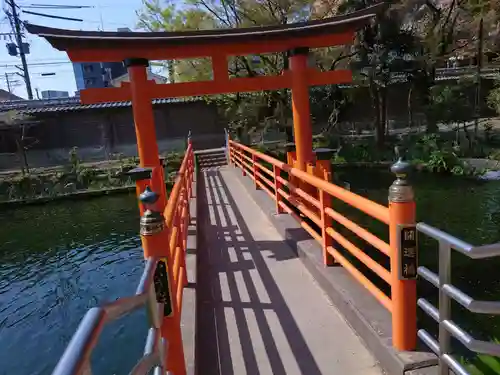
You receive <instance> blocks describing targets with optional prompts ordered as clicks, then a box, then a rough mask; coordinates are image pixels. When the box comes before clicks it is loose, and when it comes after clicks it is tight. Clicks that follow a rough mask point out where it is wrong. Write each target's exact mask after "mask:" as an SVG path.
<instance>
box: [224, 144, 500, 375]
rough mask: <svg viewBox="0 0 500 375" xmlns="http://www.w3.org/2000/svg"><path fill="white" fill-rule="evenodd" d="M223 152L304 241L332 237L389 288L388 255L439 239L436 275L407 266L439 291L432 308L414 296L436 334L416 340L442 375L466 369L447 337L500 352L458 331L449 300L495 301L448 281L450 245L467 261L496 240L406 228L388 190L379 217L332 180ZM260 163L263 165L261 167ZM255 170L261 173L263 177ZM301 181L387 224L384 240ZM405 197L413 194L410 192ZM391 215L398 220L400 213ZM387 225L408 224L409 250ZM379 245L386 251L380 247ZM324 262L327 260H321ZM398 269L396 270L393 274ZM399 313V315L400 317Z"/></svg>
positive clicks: (499, 250)
mask: <svg viewBox="0 0 500 375" xmlns="http://www.w3.org/2000/svg"><path fill="white" fill-rule="evenodd" d="M228 153H229V155H230V162H231V164H233V165H234V166H235V167H237V168H239V169H240V170H241V172H242V173H243V176H248V177H249V178H250V180H253V183H254V184H255V188H256V189H262V190H263V191H264V192H266V193H267V194H268V195H269V196H270V197H271V199H273V200H274V201H275V204H276V212H277V213H279V212H280V211H279V208H280V206H281V207H282V208H283V209H284V210H285V212H288V213H289V214H290V215H291V216H292V217H294V218H295V219H296V220H297V221H298V222H299V224H300V225H301V227H302V228H303V229H304V230H305V231H303V235H305V236H306V237H308V239H311V237H312V238H314V239H316V240H317V241H318V242H319V243H320V244H323V251H324V248H325V244H324V241H325V234H328V235H330V236H332V237H333V238H334V239H335V240H336V244H335V246H339V247H343V248H344V249H346V250H348V252H350V253H351V255H353V256H354V257H355V258H358V260H359V261H361V262H362V263H364V264H365V266H367V267H368V268H369V269H370V268H371V271H373V272H374V273H375V274H376V275H378V276H380V277H382V278H383V279H384V280H385V281H387V283H388V284H389V285H390V286H391V287H392V288H393V287H394V282H397V281H396V280H401V270H402V269H401V266H402V264H401V265H400V263H399V261H398V262H393V258H394V257H406V256H408V255H407V254H406V253H407V252H408V251H409V250H412V254H414V255H417V254H418V252H417V249H418V245H417V241H416V235H417V232H416V231H418V232H420V233H422V234H425V235H427V236H429V237H431V238H434V239H435V240H437V241H438V242H439V273H438V274H436V273H434V272H432V271H430V270H429V269H427V268H426V267H418V269H417V264H415V269H413V272H414V273H415V276H416V274H417V273H418V275H420V276H421V277H422V278H423V279H424V280H426V281H427V282H429V283H430V284H432V285H433V286H435V287H436V288H437V289H438V291H439V306H438V307H435V306H433V305H432V304H431V303H430V302H429V301H428V300H426V299H425V298H419V299H418V302H417V305H418V307H419V308H420V309H421V310H422V311H423V312H424V313H425V314H427V315H429V316H430V317H431V318H432V319H433V320H435V321H436V322H437V323H438V325H439V334H438V335H437V339H435V338H434V337H433V335H431V334H430V333H429V332H428V331H426V330H425V329H420V330H418V337H419V338H420V339H421V341H422V343H424V344H425V345H426V346H427V347H428V348H429V349H430V350H431V352H433V353H434V354H436V355H437V357H438V360H439V373H440V374H442V375H445V374H446V375H448V374H449V371H450V370H452V371H453V372H454V373H456V374H461V375H468V374H469V370H468V369H467V368H466V367H465V366H464V365H463V364H462V363H460V361H458V360H457V359H456V353H454V352H453V350H452V348H451V339H452V338H454V339H456V340H457V341H458V342H460V343H461V344H463V345H464V346H465V348H467V349H468V350H470V351H472V352H474V353H478V354H483V355H492V356H500V344H498V343H495V342H489V341H482V340H478V339H475V338H474V337H472V336H471V335H470V334H469V333H468V332H466V331H465V330H464V329H462V328H461V327H460V326H459V325H458V324H456V323H455V322H453V321H452V320H451V301H452V300H454V301H455V302H457V303H458V304H460V305H462V306H463V307H465V309H467V310H468V311H469V312H472V313H476V314H492V315H499V314H500V302H497V301H480V300H475V299H474V298H473V297H471V296H469V295H467V294H465V293H464V292H462V291H461V290H459V289H458V288H457V287H455V286H453V285H452V284H451V252H452V249H453V250H456V251H458V252H461V253H463V254H465V255H466V256H468V257H469V258H471V259H484V258H492V257H498V256H500V243H496V244H491V245H484V246H478V247H475V246H473V245H470V244H468V243H465V242H464V241H462V240H460V239H458V238H455V237H453V236H451V235H449V234H447V233H445V232H443V231H440V230H439V229H437V228H434V227H432V226H429V225H427V224H425V223H418V224H417V225H416V226H415V224H412V225H410V226H408V224H405V223H409V224H411V223H414V221H412V220H414V216H407V217H406V218H402V219H403V220H405V221H402V222H399V223H394V221H393V220H394V219H395V218H396V217H395V216H394V215H393V214H391V204H392V205H393V204H394V203H395V202H397V201H394V200H391V194H390V193H389V198H390V201H391V202H390V205H389V207H388V209H389V215H388V217H386V218H384V215H385V213H384V211H385V210H387V208H385V207H382V206H380V207H378V208H377V207H376V206H375V203H374V202H371V201H368V200H367V199H365V198H362V197H360V196H358V197H355V195H353V194H352V193H349V192H347V191H345V190H343V189H340V188H338V187H336V186H334V185H333V184H330V183H327V184H324V183H322V181H320V180H318V179H317V178H316V179H315V178H314V177H312V176H308V175H306V174H303V173H301V172H299V171H297V170H296V169H294V168H293V167H292V166H291V165H289V164H290V163H288V164H285V163H283V162H280V161H278V160H276V159H273V158H271V157H269V156H267V155H264V154H262V153H260V152H258V151H255V150H253V149H251V148H249V147H246V146H243V145H241V144H238V143H236V142H233V141H228ZM264 164H267V166H266V165H264ZM269 166H270V167H269ZM283 171H285V172H287V177H286V178H283V175H282V173H280V172H283ZM261 172H264V174H265V175H264V174H263V173H261ZM398 172H399V174H400V176H401V172H402V171H396V175H397V176H398ZM293 177H295V180H294V179H293ZM398 180H399V182H398ZM398 180H396V182H398V184H396V183H395V184H393V186H391V188H390V189H389V192H391V190H392V191H395V190H394V188H400V187H406V186H407V185H406V183H403V180H402V179H401V178H400V177H398ZM307 185H310V186H313V187H315V188H317V189H318V190H320V193H319V196H320V198H321V193H322V192H321V190H324V191H326V192H328V194H331V195H332V197H335V198H338V199H340V200H342V201H344V203H347V204H350V205H351V206H353V207H355V208H358V209H359V210H361V211H365V213H368V214H370V215H371V216H372V217H373V218H374V219H379V220H381V221H382V222H385V223H387V224H389V227H390V232H391V236H390V237H391V238H390V241H389V243H384V242H383V241H381V240H380V239H379V238H377V237H376V236H374V235H373V234H371V233H369V232H367V231H366V230H365V229H363V228H361V227H359V225H357V224H356V223H354V222H351V221H350V220H349V219H347V218H346V217H344V216H343V215H342V214H340V213H339V212H336V211H333V210H332V208H331V207H330V206H329V205H324V204H323V202H322V200H323V199H320V200H319V201H318V200H317V199H315V198H314V195H315V194H314V192H313V194H312V195H311V191H310V189H308V188H307ZM394 185H396V186H394ZM283 186H285V187H288V191H286V192H285V191H284V190H283V189H281V188H282V187H283ZM323 194H324V192H323ZM412 194H413V193H412ZM294 195H295V196H294ZM290 198H291V199H290ZM298 198H302V199H298ZM411 198H413V195H412V197H411ZM283 201H287V203H284V202H283ZM356 201H358V202H356ZM360 202H363V204H360ZM307 203H310V204H311V205H312V209H311V207H308V205H307ZM318 203H319V204H318ZM356 203H357V204H356ZM285 205H292V206H294V207H288V209H286V208H285ZM363 206H364V207H363ZM369 206H373V208H372V209H370V208H369ZM314 208H317V209H319V210H320V214H318V213H317V212H316V213H315V212H314V211H315V210H314ZM321 211H323V212H321ZM374 213H375V214H374ZM377 213H380V215H376V214H377ZM325 214H327V215H329V216H331V217H332V219H333V220H334V221H336V222H337V223H338V224H342V225H344V226H345V227H346V228H347V229H349V230H350V231H351V232H353V233H354V234H356V235H358V236H359V237H361V238H362V239H363V240H365V241H366V242H367V243H368V244H371V245H372V246H374V247H375V248H378V249H379V250H380V251H382V252H384V253H385V254H386V255H387V256H388V257H389V258H390V259H391V264H390V265H389V267H388V268H387V266H383V265H382V264H380V263H379V261H378V259H375V258H373V259H372V258H370V256H369V255H368V254H367V253H366V252H364V251H363V250H362V249H361V248H357V247H356V246H353V244H352V243H350V242H349V240H347V239H346V238H344V237H343V236H342V235H341V234H340V233H339V232H336V231H335V230H333V229H332V227H333V224H334V223H333V222H331V223H330V225H331V226H330V227H327V228H325V221H324V217H325ZM315 216H316V217H315ZM397 219H398V220H400V219H401V217H400V218H397ZM313 224H316V225H313ZM391 227H392V228H394V227H397V228H398V231H399V229H400V228H404V227H407V228H413V235H412V237H414V238H412V241H411V242H412V243H411V244H410V245H411V248H405V246H404V243H403V242H401V240H402V235H403V233H401V234H399V233H398V236H394V235H393V234H394V232H393V229H391ZM325 229H326V230H325ZM306 231H307V232H308V233H309V234H310V237H309V236H307V234H306ZM305 239H307V238H305ZM384 249H385V250H386V251H384ZM332 255H334V257H335V258H336V260H338V259H337V258H338V257H339V255H340V252H334V254H332ZM351 259H352V257H351V258H350V260H351ZM340 260H341V261H340V264H341V265H342V266H344V267H345V268H347V270H348V271H349V272H350V273H351V275H352V276H354V278H355V279H357V281H358V282H360V283H361V284H362V285H363V286H365V287H366V288H367V289H368V290H369V291H370V292H371V293H372V295H373V296H374V297H376V298H377V299H378V301H379V302H380V303H382V304H384V302H387V303H386V304H384V305H385V307H386V308H387V309H388V311H389V312H390V313H392V315H393V318H394V313H395V311H394V305H393V304H394V302H398V300H397V299H395V298H394V296H392V298H391V297H389V296H387V297H389V298H390V299H389V300H387V299H384V297H385V298H387V297H386V296H382V295H381V294H380V292H381V291H382V290H377V287H376V286H375V285H374V284H371V283H370V281H369V280H368V279H367V278H365V277H364V276H362V274H360V273H359V271H360V270H359V269H354V268H353V265H354V264H353V263H350V261H348V260H347V259H346V258H344V259H342V255H340ZM401 260H403V259H401ZM394 263H395V264H397V265H398V267H396V268H394ZM325 265H327V264H326V263H325ZM356 268H357V267H356ZM398 271H399V273H400V274H399V275H398ZM384 275H386V276H389V275H391V277H392V278H391V277H383V276H384ZM395 276H397V278H396V279H395V278H394V277H395ZM370 284H371V285H370ZM391 294H392V293H391ZM380 297H382V298H380ZM406 298H409V299H408V301H407V302H408V303H409V304H410V305H409V307H411V309H410V310H413V311H415V308H416V306H415V300H416V298H417V296H416V295H414V294H413V293H411V295H407V296H406ZM400 301H401V300H399V302H400ZM407 311H409V310H407ZM401 317H402V318H405V315H403V316H401ZM393 330H394V320H393ZM412 331H413V330H412ZM407 333H410V332H407ZM393 334H394V332H393ZM411 334H412V335H413V334H415V336H416V335H417V332H411ZM393 337H394V336H393ZM419 344H420V343H419Z"/></svg>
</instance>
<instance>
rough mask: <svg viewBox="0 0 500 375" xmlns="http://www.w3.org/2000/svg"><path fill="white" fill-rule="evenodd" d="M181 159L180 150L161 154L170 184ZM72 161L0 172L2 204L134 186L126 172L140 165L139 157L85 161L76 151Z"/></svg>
mask: <svg viewBox="0 0 500 375" xmlns="http://www.w3.org/2000/svg"><path fill="white" fill-rule="evenodd" d="M182 158H183V154H181V153H169V154H167V155H165V156H163V157H162V160H163V164H164V171H165V176H166V177H165V183H166V184H167V187H169V186H171V185H172V184H173V182H174V180H175V176H176V172H177V170H178V169H179V167H180V165H181V162H182ZM69 162H70V163H69V164H68V165H64V166H60V167H57V168H47V169H37V170H30V173H24V174H22V172H21V171H11V172H10V173H8V174H6V173H4V174H1V175H0V207H18V206H20V205H24V204H28V205H32V204H45V203H48V202H51V201H56V200H68V199H83V198H88V197H95V196H100V195H109V194H119V193H124V192H128V191H131V190H134V189H135V183H134V182H133V181H132V180H131V179H130V176H128V175H127V173H126V172H127V171H129V170H130V169H132V168H134V167H136V166H137V163H138V161H137V160H136V158H129V159H121V160H112V161H109V162H106V163H99V164H82V163H80V161H79V159H78V155H77V153H76V151H75V152H74V153H72V154H70V155H69Z"/></svg>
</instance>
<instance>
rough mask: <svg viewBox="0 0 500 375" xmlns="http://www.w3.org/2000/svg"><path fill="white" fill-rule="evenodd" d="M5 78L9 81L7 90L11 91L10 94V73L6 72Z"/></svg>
mask: <svg viewBox="0 0 500 375" xmlns="http://www.w3.org/2000/svg"><path fill="white" fill-rule="evenodd" d="M5 80H6V81H7V90H8V91H9V94H12V90H11V88H10V81H9V74H8V73H5Z"/></svg>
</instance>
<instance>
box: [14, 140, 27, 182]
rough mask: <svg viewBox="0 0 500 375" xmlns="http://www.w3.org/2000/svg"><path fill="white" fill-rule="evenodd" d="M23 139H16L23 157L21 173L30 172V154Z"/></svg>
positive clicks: (18, 150) (20, 154) (18, 149)
mask: <svg viewBox="0 0 500 375" xmlns="http://www.w3.org/2000/svg"><path fill="white" fill-rule="evenodd" d="M23 143H24V142H23V141H22V140H21V139H16V145H17V152H18V153H19V156H20V157H21V159H22V163H23V164H22V165H21V173H22V174H23V176H24V175H26V174H29V173H30V169H29V165H28V156H27V155H26V149H25V148H24V145H23Z"/></svg>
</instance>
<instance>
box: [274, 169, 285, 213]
mask: <svg viewBox="0 0 500 375" xmlns="http://www.w3.org/2000/svg"><path fill="white" fill-rule="evenodd" d="M273 174H274V202H275V204H276V214H281V213H283V208H282V207H281V206H280V202H281V194H280V193H279V190H280V189H281V188H282V186H283V184H282V183H281V181H279V178H280V177H281V169H280V168H279V167H277V166H276V165H273Z"/></svg>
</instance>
